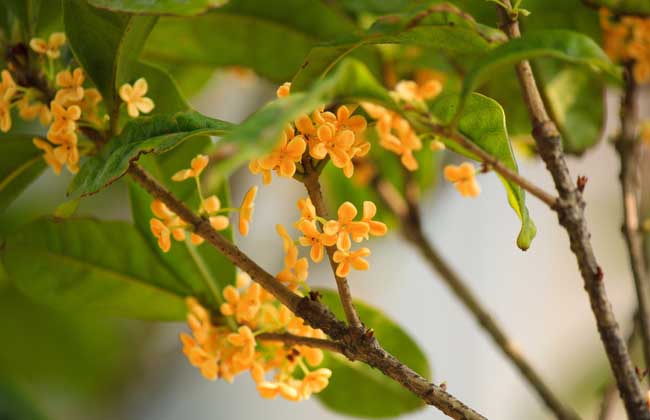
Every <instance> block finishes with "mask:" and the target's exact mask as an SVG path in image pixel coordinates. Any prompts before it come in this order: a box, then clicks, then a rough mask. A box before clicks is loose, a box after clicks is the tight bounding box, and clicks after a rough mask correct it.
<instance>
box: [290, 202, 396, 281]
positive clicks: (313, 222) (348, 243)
mask: <svg viewBox="0 0 650 420" xmlns="http://www.w3.org/2000/svg"><path fill="white" fill-rule="evenodd" d="M298 210H300V219H299V220H298V221H297V222H296V223H295V224H294V226H295V227H296V228H297V229H298V230H299V231H300V233H301V234H302V236H301V237H300V238H299V239H298V243H300V245H302V246H304V247H309V248H310V252H309V256H310V257H311V259H312V261H314V262H316V263H318V262H320V261H322V260H323V257H324V255H325V248H326V247H330V246H334V245H336V251H335V252H334V261H335V262H336V263H337V264H338V266H337V269H336V275H337V276H339V277H345V276H347V275H348V274H349V273H350V271H351V269H352V268H354V269H356V270H367V269H368V268H369V264H368V262H367V261H366V260H365V259H364V257H367V256H369V255H370V250H369V249H368V248H365V247H364V248H360V249H358V250H355V251H352V250H351V247H352V241H355V242H361V241H363V240H367V239H369V238H370V236H371V235H372V236H383V235H385V234H386V232H387V231H388V229H387V228H386V225H385V224H384V223H382V222H379V221H377V220H374V217H375V215H376V213H377V207H376V206H375V204H374V203H372V202H371V201H364V203H363V215H362V217H361V219H360V220H354V219H355V218H356V217H357V214H358V212H357V209H356V207H355V206H354V205H353V204H352V203H350V202H348V201H346V202H345V203H343V204H341V206H340V207H339V209H338V212H337V213H338V214H337V216H338V217H337V219H336V220H320V218H319V217H318V216H317V215H316V210H315V208H314V206H313V204H312V202H311V200H310V199H309V198H305V199H302V200H298ZM319 221H320V222H322V224H321V223H319ZM280 230H281V231H282V233H280V235H281V236H282V238H283V242H284V244H285V253H286V254H287V257H286V258H285V268H284V270H283V271H282V272H281V274H282V273H285V272H287V271H289V270H291V269H294V270H295V271H296V275H295V278H291V279H292V281H289V284H297V283H299V282H301V281H304V279H302V276H300V275H299V274H300V273H304V276H305V278H306V273H307V261H306V259H304V261H303V260H296V256H297V250H296V249H295V245H294V242H293V241H292V239H291V237H289V236H288V235H287V234H286V230H284V228H281V229H280V228H279V230H278V231H279V232H280ZM294 254H295V256H294ZM303 267H304V268H303ZM278 278H279V279H280V280H283V279H284V277H280V276H279V277H278Z"/></svg>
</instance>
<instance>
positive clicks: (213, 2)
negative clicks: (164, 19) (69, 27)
mask: <svg viewBox="0 0 650 420" xmlns="http://www.w3.org/2000/svg"><path fill="white" fill-rule="evenodd" d="M227 2H228V0H181V1H179V0H156V1H151V0H88V3H90V4H92V5H93V6H95V7H98V8H100V9H108V10H112V11H114V12H127V13H134V14H152V15H179V16H193V15H198V14H200V13H205V12H207V11H208V10H210V9H213V8H217V7H221V6H223V5H224V4H225V3H227Z"/></svg>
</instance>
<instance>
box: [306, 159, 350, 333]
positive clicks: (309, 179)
mask: <svg viewBox="0 0 650 420" xmlns="http://www.w3.org/2000/svg"><path fill="white" fill-rule="evenodd" d="M302 166H303V168H304V171H305V174H304V177H303V180H302V182H303V184H305V188H306V189H307V194H308V195H309V198H310V199H311V202H312V204H313V205H314V208H315V209H316V215H318V216H319V217H323V218H327V208H326V207H325V201H324V200H323V194H322V191H321V187H320V181H319V180H318V178H319V176H320V173H319V172H318V171H316V170H314V168H313V167H312V162H311V159H310V158H309V157H306V158H305V159H303V162H302ZM325 249H326V251H327V258H328V259H329V261H330V266H331V267H332V272H333V273H334V278H335V279H336V287H337V289H338V292H339V297H340V299H341V305H342V306H343V311H344V312H345V318H346V319H347V320H348V323H349V324H350V325H351V326H353V327H355V328H361V329H362V328H363V325H362V324H361V320H359V315H358V314H357V310H356V309H355V308H354V303H353V302H352V293H351V292H350V285H349V284H348V280H347V279H346V278H345V277H339V276H338V275H337V274H336V267H337V265H338V264H337V263H336V262H335V261H334V252H336V247H335V246H327V247H325Z"/></svg>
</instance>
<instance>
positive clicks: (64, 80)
mask: <svg viewBox="0 0 650 420" xmlns="http://www.w3.org/2000/svg"><path fill="white" fill-rule="evenodd" d="M84 79H85V76H84V72H83V70H82V69H81V68H80V67H77V68H76V69H74V71H73V72H70V70H63V71H60V72H59V73H57V75H56V84H57V86H59V88H60V89H59V90H58V91H57V92H56V96H55V97H54V102H58V103H59V104H61V105H63V106H67V105H69V104H71V103H75V102H79V101H81V100H82V99H83V97H84V88H83V83H84Z"/></svg>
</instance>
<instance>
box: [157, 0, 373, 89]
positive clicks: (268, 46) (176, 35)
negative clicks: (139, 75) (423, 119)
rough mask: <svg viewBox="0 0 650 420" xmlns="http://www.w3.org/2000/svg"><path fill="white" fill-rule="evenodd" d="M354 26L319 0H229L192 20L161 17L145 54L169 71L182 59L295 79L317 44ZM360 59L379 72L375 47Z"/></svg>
mask: <svg viewBox="0 0 650 420" xmlns="http://www.w3.org/2000/svg"><path fill="white" fill-rule="evenodd" d="M288 11H295V13H292V12H288ZM356 30H357V29H356V27H355V25H354V24H353V23H352V22H350V21H349V20H348V19H347V18H346V17H345V16H344V15H343V14H340V13H337V12H335V11H334V10H333V9H332V8H330V7H329V6H327V5H326V4H325V2H321V1H310V2H305V1H302V0H277V1H273V2H260V1H257V0H231V1H230V2H229V3H228V4H226V5H225V6H224V7H222V8H220V9H217V10H214V11H212V12H210V13H208V14H205V15H202V16H197V17H195V18H192V19H180V18H162V19H161V22H160V24H159V25H158V26H157V27H156V29H154V30H153V32H152V34H151V37H150V39H149V41H148V42H147V44H146V46H145V50H144V57H145V58H146V59H147V60H150V61H152V62H154V63H157V64H160V65H162V66H163V67H164V68H166V69H168V70H170V71H171V70H173V69H174V68H175V67H177V66H178V63H179V62H182V63H184V64H185V65H193V66H199V65H200V66H203V67H208V68H217V67H226V66H241V67H246V68H250V69H252V70H253V71H255V73H257V74H258V75H260V76H262V77H264V78H266V79H269V80H271V81H272V82H274V83H282V82H286V81H289V80H291V78H292V77H293V76H294V74H295V73H296V71H298V69H299V67H300V65H301V64H302V62H303V60H304V58H305V56H306V55H307V53H308V52H309V50H310V48H311V47H312V46H313V45H315V44H316V43H317V42H319V41H325V40H330V39H334V38H336V37H340V36H341V35H342V34H350V33H354V32H355V31H356ZM206 39H209V40H210V42H206V41H205V40H206ZM356 57H357V58H358V59H360V60H363V61H364V62H365V63H366V65H368V66H369V67H370V69H371V71H376V72H377V73H378V72H379V68H380V63H379V56H378V54H377V53H376V51H369V50H366V51H360V52H359V54H358V55H356ZM172 73H173V71H172Z"/></svg>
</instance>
